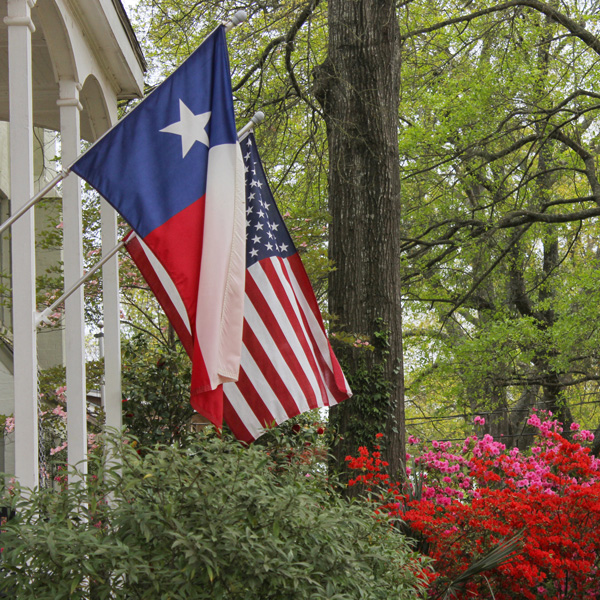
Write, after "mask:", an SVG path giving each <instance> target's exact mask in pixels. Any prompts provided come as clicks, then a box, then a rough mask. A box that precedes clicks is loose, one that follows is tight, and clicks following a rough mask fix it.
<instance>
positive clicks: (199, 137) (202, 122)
mask: <svg viewBox="0 0 600 600" xmlns="http://www.w3.org/2000/svg"><path fill="white" fill-rule="evenodd" d="M209 120H210V111H209V112H205V113H200V114H199V115H195V114H194V113H193V112H192V111H191V110H190V109H189V108H188V107H187V106H186V105H185V103H184V102H183V100H181V99H180V100H179V121H177V123H171V125H168V126H167V127H165V128H164V129H161V130H160V131H161V132H163V133H174V134H175V135H180V136H181V152H182V154H183V156H182V158H185V155H186V154H187V153H188V152H189V151H190V149H191V148H192V146H193V145H194V144H195V143H196V142H200V143H201V144H204V145H205V146H206V147H208V145H209V143H210V142H209V141H208V134H207V133H206V129H205V127H206V125H207V124H208V121H209Z"/></svg>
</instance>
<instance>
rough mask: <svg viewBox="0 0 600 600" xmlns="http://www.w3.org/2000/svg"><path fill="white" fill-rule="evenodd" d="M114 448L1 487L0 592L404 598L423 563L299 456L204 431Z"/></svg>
mask: <svg viewBox="0 0 600 600" xmlns="http://www.w3.org/2000/svg"><path fill="white" fill-rule="evenodd" d="M115 448H116V449H117V451H118V454H119V455H120V458H121V460H122V467H121V468H120V469H118V468H117V467H112V468H107V469H106V470H105V471H104V472H100V476H99V477H98V478H91V479H90V480H89V481H88V485H87V486H86V485H83V484H81V483H80V484H71V485H70V486H69V488H68V489H67V490H64V491H61V492H57V491H49V490H40V491H35V492H27V493H25V492H24V491H19V490H18V489H17V490H13V491H12V492H7V494H6V497H5V502H6V501H10V503H11V505H12V506H13V507H14V508H15V509H16V512H17V516H16V517H15V518H14V519H13V520H11V521H10V522H9V523H8V524H6V525H4V532H3V533H2V545H3V546H4V551H3V554H2V556H3V562H2V567H3V578H2V579H1V580H0V591H2V592H4V593H6V594H7V595H8V596H11V595H12V594H13V593H14V590H15V589H18V590H19V599H20V600H27V599H33V598H35V599H36V600H45V599H47V600H50V599H51V600H61V599H67V598H68V599H78V598H86V599H90V600H91V599H102V598H135V599H138V598H139V599H144V598H147V599H152V600H155V599H164V600H167V599H170V600H176V599H180V598H181V599H187V598H190V599H191V598H193V599H204V598H206V599H208V598H210V599H215V600H216V599H221V598H222V599H248V600H250V599H252V600H255V599H261V600H268V599H273V600H285V599H288V598H289V599H292V598H293V599H297V598H302V599H307V600H309V599H319V600H322V599H323V598H331V599H339V600H342V599H344V598H347V599H352V600H356V599H362V598H364V599H382V600H388V599H389V598H394V599H398V600H402V599H403V598H406V599H408V598H410V599H413V598H415V597H417V595H418V594H419V593H420V592H422V591H423V588H424V585H425V584H424V581H425V580H426V577H425V574H424V570H425V562H424V561H423V560H422V559H421V558H420V557H419V556H418V555H417V554H416V553H415V552H414V551H413V550H411V548H410V547H409V545H408V543H407V542H406V540H405V538H404V537H403V536H402V535H401V534H400V533H398V532H397V531H394V530H392V529H390V527H389V526H388V525H387V524H382V523H380V522H378V521H377V520H374V519H373V518H372V512H371V511H370V508H369V507H368V506H367V505H365V504H362V503H359V502H353V503H349V502H347V501H345V500H343V499H341V498H340V497H339V496H338V495H337V494H335V493H334V492H333V491H332V489H331V488H330V486H329V485H328V483H327V481H326V479H325V477H324V475H322V474H320V472H319V471H318V470H314V469H311V466H310V465H309V464H306V463H302V462H300V461H297V462H294V461H292V462H290V463H289V466H288V467H287V468H283V467H282V463H280V462H278V463H275V462H274V461H273V459H271V457H270V456H269V454H268V452H266V451H265V450H264V449H261V448H259V447H251V448H243V447H241V446H240V445H239V444H237V443H236V442H234V441H226V440H221V439H219V438H216V437H213V438H210V437H206V438H205V439H203V440H201V442H198V443H196V444H189V445H187V446H186V447H185V448H184V449H182V448H179V447H163V448H157V449H154V450H149V451H148V452H143V453H142V454H138V452H137V450H136V448H135V446H134V445H133V444H131V443H126V444H123V443H121V444H117V445H116V446H115Z"/></svg>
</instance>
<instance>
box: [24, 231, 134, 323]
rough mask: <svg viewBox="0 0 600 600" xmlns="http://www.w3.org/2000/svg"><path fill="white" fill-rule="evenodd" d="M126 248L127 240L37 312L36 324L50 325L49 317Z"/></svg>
mask: <svg viewBox="0 0 600 600" xmlns="http://www.w3.org/2000/svg"><path fill="white" fill-rule="evenodd" d="M134 235H135V233H134ZM123 246H125V240H122V241H120V242H119V243H118V244H117V245H116V246H115V247H114V248H113V249H112V250H111V251H110V252H108V254H106V255H105V256H103V257H102V260H99V261H98V262H97V263H96V264H95V265H94V266H93V267H92V268H91V269H90V270H89V271H88V272H87V273H85V274H84V275H82V276H81V277H80V278H79V279H78V280H77V281H76V282H75V283H74V284H73V285H72V286H71V287H70V288H69V289H68V290H67V291H66V292H65V293H64V294H63V295H62V296H61V297H60V298H59V299H58V300H55V301H54V302H53V303H52V304H51V305H50V306H49V307H48V308H46V309H45V310H44V311H42V312H41V313H40V312H37V313H36V315H35V324H36V326H37V327H39V326H40V325H41V324H42V323H50V321H49V320H48V317H49V316H50V315H51V314H52V313H53V312H54V310H55V309H56V308H58V307H59V306H60V305H61V304H62V303H63V302H64V301H65V300H66V299H67V298H68V297H69V296H70V295H71V294H72V293H73V292H74V291H75V290H76V289H77V288H78V287H79V286H80V285H82V284H84V283H85V282H86V281H87V280H88V279H89V278H90V277H91V276H92V275H93V274H94V273H95V272H96V271H97V270H98V269H100V268H101V267H103V266H104V265H105V264H106V263H107V262H108V261H109V260H110V259H111V258H112V257H113V256H114V255H115V254H116V253H117V252H118V251H119V250H120V249H121V248H123Z"/></svg>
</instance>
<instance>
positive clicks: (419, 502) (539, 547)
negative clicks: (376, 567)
mask: <svg viewBox="0 0 600 600" xmlns="http://www.w3.org/2000/svg"><path fill="white" fill-rule="evenodd" d="M540 416H541V418H540ZM482 421H483V419H482V418H481V417H478V418H476V423H477V424H482ZM528 423H529V425H531V426H533V427H535V428H536V429H537V437H536V443H535V444H534V445H533V446H532V447H531V449H530V450H529V451H527V452H521V451H519V449H518V448H510V449H509V448H507V447H506V446H505V445H504V444H502V443H500V442H497V441H495V440H494V439H493V438H492V437H491V436H489V435H484V436H483V437H482V438H479V437H477V436H476V435H473V436H471V437H468V438H467V439H466V440H464V442H461V443H457V444H453V443H452V442H436V441H433V442H432V443H431V445H427V444H422V443H421V442H420V440H418V439H416V438H414V437H410V438H409V445H410V446H411V447H412V450H411V454H408V455H407V460H408V461H410V462H411V464H412V469H411V468H407V479H406V482H405V483H404V484H401V483H399V482H393V481H391V480H390V479H389V477H388V476H387V475H386V474H385V473H384V472H383V469H384V468H385V466H386V465H385V463H384V462H382V461H381V457H380V455H379V451H378V448H376V450H375V452H369V451H368V450H367V449H366V448H361V449H359V456H358V457H348V458H347V461H348V464H349V467H350V468H351V469H353V470H356V471H358V474H357V476H356V477H355V478H354V479H353V480H351V482H350V484H351V485H363V486H364V487H365V489H366V491H367V492H368V493H369V494H370V497H371V500H372V501H374V502H376V504H377V506H376V512H377V513H378V514H379V515H386V516H389V517H390V518H399V519H401V524H400V525H399V526H400V527H402V528H403V529H404V531H405V532H406V533H407V534H408V535H410V536H411V537H413V538H414V539H415V540H416V543H417V545H418V547H419V549H420V550H421V551H423V552H425V553H427V554H428V555H430V556H431V557H433V558H434V559H435V570H436V573H435V576H434V577H433V578H432V579H433V581H432V584H431V586H430V590H429V597H431V598H437V597H441V596H443V595H444V594H445V593H446V591H447V589H448V586H449V584H450V582H452V581H453V580H456V579H457V577H459V576H460V575H461V573H463V572H464V571H465V570H466V569H467V568H468V566H469V565H470V564H472V563H473V562H474V561H476V560H477V559H478V558H481V557H482V556H485V555H486V554H487V553H489V552H490V551H491V550H493V549H494V548H495V547H497V545H498V544H499V543H500V542H501V540H503V539H506V538H509V537H511V536H514V535H515V534H518V533H519V532H522V542H521V551H520V555H519V557H518V559H516V560H508V561H506V562H504V563H503V564H501V565H499V566H496V567H495V568H493V569H491V570H490V571H488V572H486V573H484V574H482V575H481V576H478V577H475V578H473V579H471V580H470V581H466V582H464V584H463V585H462V587H461V589H460V591H459V592H458V594H457V597H459V598H472V597H477V598H487V597H490V598H491V597H495V598H496V599H497V600H502V599H506V600H508V599H511V600H513V599H521V598H523V599H532V600H533V599H540V600H541V599H554V598H556V599H558V598H577V599H587V598H590V599H591V598H598V597H600V568H599V562H600V461H599V460H598V459H596V458H594V457H592V456H591V455H590V451H589V448H586V447H584V445H583V443H585V442H586V441H590V440H592V439H593V435H592V434H591V433H590V432H588V431H584V430H583V431H582V430H580V428H579V426H578V425H576V424H575V425H573V426H572V427H571V435H572V439H571V440H569V439H567V438H566V437H564V436H563V435H562V428H561V425H560V423H558V422H557V421H556V420H552V419H551V413H549V414H547V415H546V414H543V413H534V414H533V415H532V416H531V417H530V418H529V421H528Z"/></svg>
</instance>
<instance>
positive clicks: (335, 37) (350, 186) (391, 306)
mask: <svg viewBox="0 0 600 600" xmlns="http://www.w3.org/2000/svg"><path fill="white" fill-rule="evenodd" d="M395 5H396V2H394V1H393V0H329V55H328V58H327V60H326V61H325V63H324V64H323V65H321V67H320V68H319V69H318V70H317V72H316V73H315V81H316V84H315V93H316V96H317V98H318V100H319V102H320V103H321V105H322V107H323V110H324V114H325V121H326V124H327V136H328V143H329V206H330V210H331V216H332V223H331V226H330V246H329V252H330V258H331V259H332V260H333V262H334V266H335V270H334V271H333V272H332V273H331V276H330V281H329V311H330V313H331V314H332V315H333V317H334V319H335V320H334V324H333V330H334V331H336V332H338V337H345V341H344V342H338V343H337V344H336V352H337V353H338V355H339V356H340V359H341V361H342V364H343V365H344V367H345V371H346V375H347V376H348V379H349V381H350V384H351V386H353V391H354V394H355V396H354V398H352V399H351V400H349V401H348V402H345V403H343V404H342V405H340V406H339V407H336V408H335V409H333V410H332V411H331V420H332V423H333V424H334V426H337V428H338V433H339V435H340V438H341V439H340V442H339V443H338V444H337V445H336V446H335V447H334V448H333V451H334V454H335V456H336V459H337V462H338V467H340V468H343V464H344V458H345V456H346V455H347V454H355V453H356V449H357V447H358V446H359V445H368V444H370V443H371V442H372V441H373V437H374V433H376V432H382V433H384V434H385V438H384V439H383V440H382V445H383V450H384V456H385V458H386V460H387V461H388V462H389V463H390V467H389V470H390V472H394V473H395V472H396V471H397V470H398V469H399V468H400V466H401V464H402V462H403V460H404V384H403V369H402V312H401V297H400V288H401V285H400V283H401V282H400V249H399V234H400V174H399V156H398V102H399V95H400V39H399V27H398V20H397V15H396V10H395ZM341 332H345V334H347V335H345V336H344V335H341ZM355 338H359V339H360V340H361V342H364V341H365V340H368V341H369V342H370V343H371V345H372V346H374V347H375V350H374V351H372V350H371V349H369V348H367V347H366V346H364V345H361V343H360V342H358V341H357V342H356V343H355V344H353V343H352V340H353V339H355ZM357 346H358V347H357Z"/></svg>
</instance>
